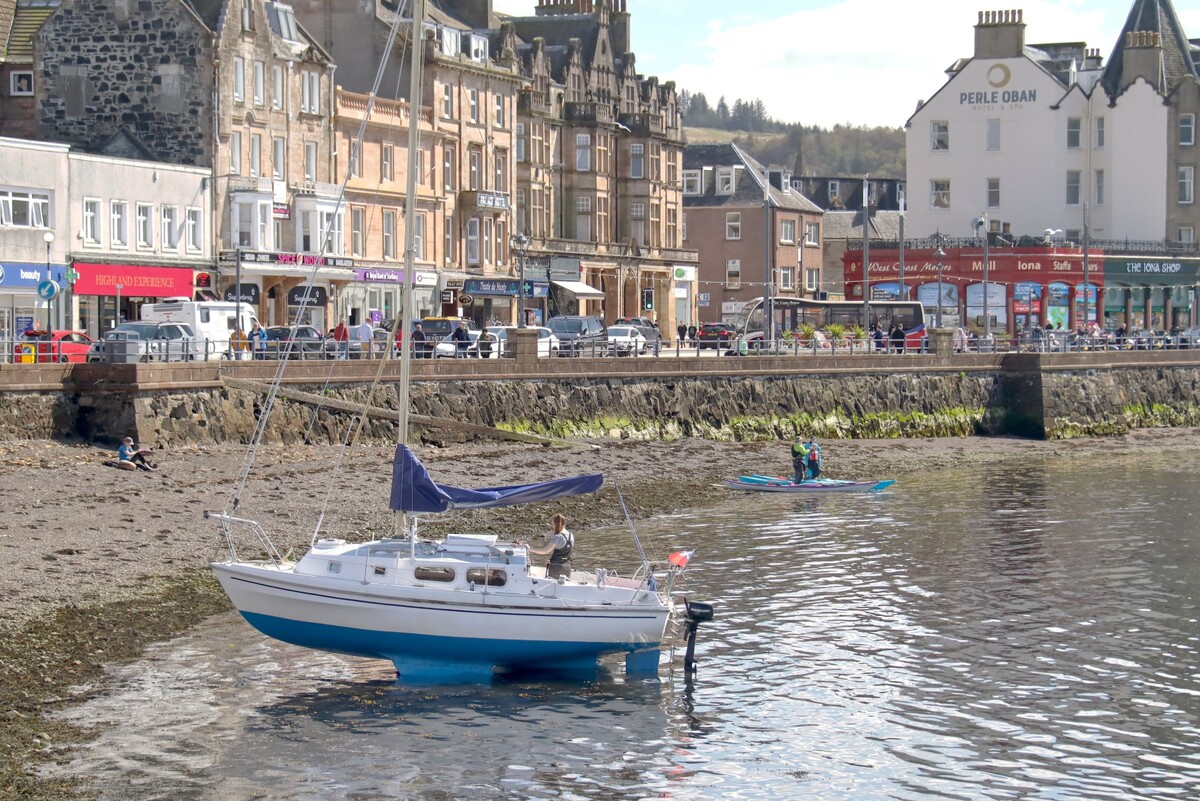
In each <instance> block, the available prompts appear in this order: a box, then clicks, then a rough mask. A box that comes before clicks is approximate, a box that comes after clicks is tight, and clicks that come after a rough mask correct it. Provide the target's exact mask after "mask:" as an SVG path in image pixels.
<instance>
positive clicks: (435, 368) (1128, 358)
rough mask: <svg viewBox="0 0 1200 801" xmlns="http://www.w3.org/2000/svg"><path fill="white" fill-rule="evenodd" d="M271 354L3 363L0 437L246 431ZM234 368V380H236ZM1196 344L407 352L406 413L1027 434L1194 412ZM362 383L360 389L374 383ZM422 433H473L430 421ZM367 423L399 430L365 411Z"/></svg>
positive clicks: (768, 430)
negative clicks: (515, 355) (1127, 349)
mask: <svg viewBox="0 0 1200 801" xmlns="http://www.w3.org/2000/svg"><path fill="white" fill-rule="evenodd" d="M275 370H276V365H274V364H270V363H258V364H255V363H211V364H202V365H191V364H189V365H114V366H103V365H10V366H4V367H2V368H0V438H2V439H35V438H51V437H75V438H80V439H84V440H97V441H106V440H108V441H112V440H115V439H116V438H118V437H120V436H123V435H125V434H132V435H133V436H135V437H137V438H138V439H139V440H141V441H145V442H153V443H156V444H159V445H163V446H167V445H180V444H209V443H228V442H246V441H249V440H250V438H251V437H252V436H253V433H254V431H255V427H256V425H257V420H258V418H259V416H260V414H261V412H262V410H263V406H264V404H265V403H266V402H267V397H266V395H265V394H263V393H262V392H256V391H253V390H252V389H247V388H246V386H245V384H246V382H247V381H249V382H259V383H260V384H261V385H265V384H269V383H270V381H271V380H273V378H274V376H275ZM377 372H379V365H378V363H372V362H363V363H355V362H349V363H347V362H338V363H327V362H321V363H315V362H314V363H300V364H296V365H294V366H293V367H290V368H289V370H288V371H287V374H286V376H287V377H286V382H285V383H286V385H287V386H288V387H289V388H291V389H296V390H302V391H304V392H307V393H311V394H315V395H322V396H325V397H329V398H330V399H331V400H337V401H344V402H353V403H368V402H369V404H370V405H371V406H374V407H380V408H384V409H394V408H396V403H397V397H396V384H395V377H396V372H397V370H396V366H395V365H391V364H389V365H386V366H385V367H384V368H383V370H382V374H381V380H380V383H379V384H378V386H377V388H376V389H375V390H374V392H373V393H371V390H370V387H371V383H372V381H373V380H374V378H375V377H376V373H377ZM226 378H236V379H239V381H238V382H237V383H238V384H239V386H237V387H235V386H232V383H233V382H230V383H229V384H227V383H226V382H225V379H226ZM1198 385H1200V352H1190V351H1178V352H1163V353H1113V354H1106V353H1097V354H1061V355H1060V354H1053V355H1049V354H1047V355H1043V354H996V355H969V356H963V355H959V356H955V357H944V356H942V357H938V356H904V357H882V356H880V357H871V356H863V355H857V356H854V357H832V358H800V359H796V358H786V357H785V358H747V359H734V358H706V359H673V358H659V359H638V360H630V359H554V360H539V361H537V362H534V363H529V362H525V363H518V362H516V361H514V360H500V361H496V362H491V363H488V362H467V361H454V360H447V361H446V362H437V363H424V364H415V365H414V384H413V390H412V401H413V411H414V413H416V414H420V415H428V416H432V417H440V418H446V419H450V420H454V421H458V422H462V423H471V424H477V425H485V426H491V427H496V428H501V429H505V430H510V431H518V432H528V433H535V434H545V435H550V436H557V437H571V436H590V437H624V438H639V439H673V438H677V437H690V436H700V437H707V438H714V439H740V440H748V439H768V438H769V439H774V438H781V437H788V436H791V435H792V434H793V433H796V432H804V433H807V432H812V433H815V434H817V435H818V436H822V437H827V438H831V437H837V438H845V437H923V436H956V435H970V434H976V433H982V434H1000V433H1009V434H1020V435H1024V436H1031V437H1054V438H1058V437H1073V436H1084V435H1096V434H1113V433H1121V432H1124V431H1127V430H1129V429H1130V428H1136V427H1144V426H1154V425H1189V426H1190V425H1200V407H1198V406H1197V401H1196V398H1197V397H1198V396H1200V391H1198V390H1200V386H1198ZM369 393H370V394H371V397H370V398H369V399H368V394H369ZM349 419H350V414H349V413H348V412H345V411H338V410H333V409H329V408H321V409H316V408H314V407H313V406H312V405H310V404H307V403H303V402H298V401H295V400H289V399H285V398H281V397H280V398H276V399H275V400H274V408H273V411H272V415H271V417H270V418H269V424H268V427H267V429H266V432H265V438H266V439H267V440H268V441H276V442H297V441H303V440H306V439H307V440H308V441H311V442H338V441H341V440H342V439H343V438H344V436H345V431H346V423H347V420H349ZM421 436H422V437H423V438H425V439H427V440H429V441H434V442H437V441H448V440H454V439H461V438H462V437H464V436H466V435H464V434H462V433H456V432H455V431H453V430H451V429H446V428H432V427H430V428H426V429H425V430H424V431H422V432H421ZM363 437H365V438H366V439H368V440H378V441H391V440H393V439H394V438H395V424H394V423H392V422H391V421H389V420H387V419H384V418H381V417H377V416H376V417H371V418H368V420H367V422H366V428H365V430H364V432H363Z"/></svg>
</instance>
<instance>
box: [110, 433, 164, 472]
mask: <svg viewBox="0 0 1200 801" xmlns="http://www.w3.org/2000/svg"><path fill="white" fill-rule="evenodd" d="M148 453H150V451H149V449H147V448H139V447H138V446H137V445H135V444H134V442H133V437H126V438H125V439H123V440H121V445H120V447H118V448H117V466H118V467H120V468H122V469H123V470H149V471H154V470H157V469H158V468H157V467H155V466H154V465H152V464H150V461H149V460H148V459H147V458H146V454H148Z"/></svg>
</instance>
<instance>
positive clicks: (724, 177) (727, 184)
mask: <svg viewBox="0 0 1200 801" xmlns="http://www.w3.org/2000/svg"><path fill="white" fill-rule="evenodd" d="M734 183H735V182H734V177H733V167H719V168H717V194H718V195H732V194H733V187H734Z"/></svg>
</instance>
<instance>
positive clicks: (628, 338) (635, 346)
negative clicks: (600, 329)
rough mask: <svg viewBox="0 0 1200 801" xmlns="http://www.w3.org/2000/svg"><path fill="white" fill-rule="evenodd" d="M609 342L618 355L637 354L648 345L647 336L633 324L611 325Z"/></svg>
mask: <svg viewBox="0 0 1200 801" xmlns="http://www.w3.org/2000/svg"><path fill="white" fill-rule="evenodd" d="M608 344H609V346H610V347H611V349H612V352H613V354H614V355H616V356H636V355H638V354H640V353H645V352H646V350H647V347H648V343H647V342H646V336H645V335H644V334H643V333H642V332H641V331H639V330H638V329H637V328H636V327H635V326H632V325H610V326H609V327H608Z"/></svg>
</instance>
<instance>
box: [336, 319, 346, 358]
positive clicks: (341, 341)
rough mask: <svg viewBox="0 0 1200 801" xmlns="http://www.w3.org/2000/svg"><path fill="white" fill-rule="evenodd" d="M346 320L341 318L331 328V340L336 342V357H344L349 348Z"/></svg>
mask: <svg viewBox="0 0 1200 801" xmlns="http://www.w3.org/2000/svg"><path fill="white" fill-rule="evenodd" d="M346 322H347V321H346V320H342V321H341V322H340V323H338V324H337V326H336V327H335V328H334V329H333V333H332V336H333V341H334V342H336V343H337V353H338V355H337V357H338V358H339V359H344V358H346V354H347V352H349V350H350V326H348V325H346Z"/></svg>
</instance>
